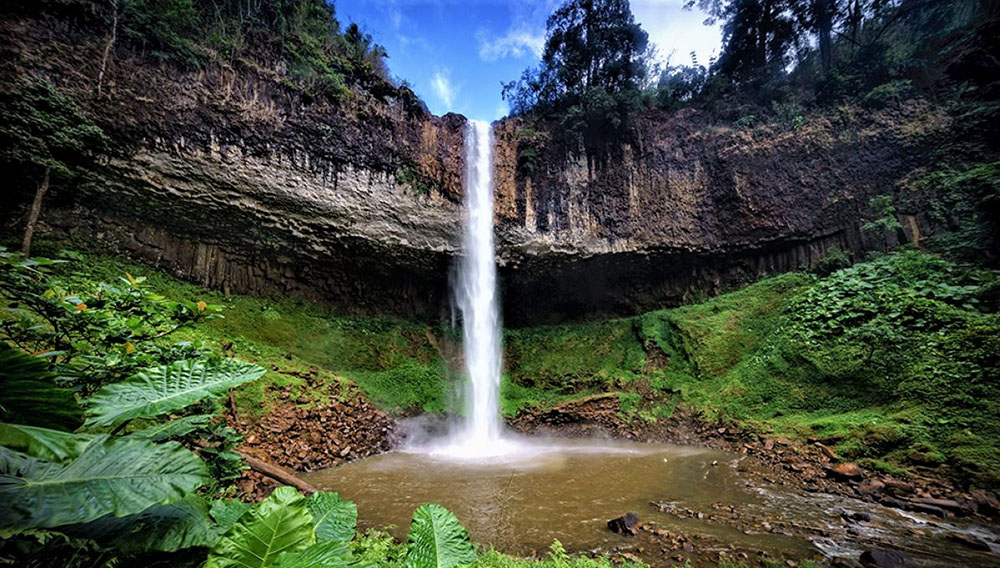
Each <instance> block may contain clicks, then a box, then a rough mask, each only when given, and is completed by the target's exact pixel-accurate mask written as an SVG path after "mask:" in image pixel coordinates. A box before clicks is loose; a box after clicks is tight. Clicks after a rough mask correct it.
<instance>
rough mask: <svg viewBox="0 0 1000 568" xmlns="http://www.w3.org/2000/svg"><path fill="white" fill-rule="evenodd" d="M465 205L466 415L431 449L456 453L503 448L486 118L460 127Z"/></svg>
mask: <svg viewBox="0 0 1000 568" xmlns="http://www.w3.org/2000/svg"><path fill="white" fill-rule="evenodd" d="M465 206H466V212H467V214H468V220H467V221H466V224H465V232H464V236H463V240H462V243H463V249H464V254H463V256H462V258H461V260H460V262H459V264H458V274H457V278H456V280H455V283H454V286H455V290H454V292H455V300H456V303H457V304H458V309H459V311H460V312H461V314H462V346H463V349H464V352H465V374H466V375H467V379H468V380H467V382H466V385H467V386H466V389H465V392H464V401H465V404H466V417H465V420H464V421H463V423H462V424H461V425H460V426H459V427H458V428H456V429H455V431H453V432H452V434H451V435H450V436H449V437H448V439H447V440H445V443H444V445H442V446H438V447H437V448H435V449H434V452H435V453H438V454H446V455H449V456H452V457H457V458H463V459H465V458H478V457H489V456H497V455H500V454H503V453H505V452H506V450H507V449H508V447H509V443H508V442H509V440H507V439H505V437H504V436H503V435H502V434H503V427H502V425H501V422H500V371H501V348H500V309H499V301H498V296H499V290H498V289H497V266H496V258H495V254H494V248H493V132H492V127H491V126H490V124H489V123H487V122H483V121H480V120H470V121H469V123H468V125H467V126H466V129H465Z"/></svg>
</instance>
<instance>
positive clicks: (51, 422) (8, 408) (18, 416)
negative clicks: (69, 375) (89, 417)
mask: <svg viewBox="0 0 1000 568" xmlns="http://www.w3.org/2000/svg"><path fill="white" fill-rule="evenodd" d="M56 378H57V376H56V374H55V373H53V372H51V371H49V369H48V364H47V363H46V360H45V359H42V358H40V357H32V356H30V355H28V354H26V353H22V352H20V351H18V350H16V349H13V348H11V347H9V346H8V345H7V344H6V343H0V419H2V420H4V421H6V422H14V423H19V424H28V425H34V426H39V425H46V426H55V427H57V428H62V429H65V430H73V429H74V428H76V427H77V426H79V425H80V423H81V422H82V416H81V414H82V413H81V411H80V406H79V405H78V404H77V402H76V398H75V397H74V396H73V391H72V390H70V389H68V388H64V387H61V386H59V385H57V384H56Z"/></svg>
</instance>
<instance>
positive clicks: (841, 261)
mask: <svg viewBox="0 0 1000 568" xmlns="http://www.w3.org/2000/svg"><path fill="white" fill-rule="evenodd" d="M850 265H851V259H850V257H848V256H847V253H846V252H844V251H843V250H842V249H841V248H840V247H838V246H832V247H830V248H829V249H827V251H826V254H824V255H823V257H822V258H820V259H819V260H817V261H816V263H815V264H813V266H812V272H813V274H817V275H819V276H829V275H831V274H833V273H834V272H836V271H838V270H840V269H841V268H847V267H848V266H850Z"/></svg>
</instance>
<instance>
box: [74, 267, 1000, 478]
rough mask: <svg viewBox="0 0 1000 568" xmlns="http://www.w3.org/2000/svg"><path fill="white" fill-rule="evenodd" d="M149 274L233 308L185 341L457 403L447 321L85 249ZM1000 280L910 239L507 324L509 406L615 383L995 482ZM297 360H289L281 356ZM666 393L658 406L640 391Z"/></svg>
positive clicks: (388, 399) (626, 390)
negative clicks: (848, 258)
mask: <svg viewBox="0 0 1000 568" xmlns="http://www.w3.org/2000/svg"><path fill="white" fill-rule="evenodd" d="M126 270H128V271H131V272H132V273H133V274H137V275H145V276H147V277H148V278H149V282H150V284H151V285H152V286H153V287H154V288H155V289H157V290H159V291H160V292H161V293H163V294H164V295H166V296H169V297H176V298H185V299H205V300H207V301H209V302H210V303H219V304H223V305H225V306H226V307H227V309H226V310H225V312H224V313H225V318H223V319H219V320H214V321H211V322H208V323H207V324H205V325H203V326H202V327H200V328H198V329H194V330H187V331H185V332H183V337H182V338H183V339H188V340H196V341H205V342H206V343H208V344H209V345H211V346H214V347H216V348H218V349H221V346H222V345H223V344H225V343H226V342H232V346H233V347H232V348H233V349H235V351H236V353H237V354H238V355H239V356H240V357H242V358H245V359H249V360H253V361H256V362H259V363H262V364H264V365H265V366H267V367H268V368H269V369H270V368H272V367H271V366H272V365H273V366H277V367H278V368H280V369H281V370H283V371H287V370H298V371H305V370H307V369H309V368H310V367H312V366H315V367H317V368H318V369H319V371H320V376H323V377H327V378H328V379H329V380H343V379H345V378H347V379H351V380H354V381H355V382H357V383H358V384H359V385H360V386H361V388H362V389H363V390H364V391H365V392H367V393H368V394H369V396H371V397H372V398H373V400H374V401H375V402H376V403H378V404H379V405H381V406H382V407H384V408H388V409H392V410H397V411H398V410H424V411H432V412H433V411H446V410H449V409H453V407H454V404H453V397H451V396H449V393H453V392H454V390H455V389H454V387H455V383H454V382H453V381H454V379H453V378H451V377H450V374H449V372H448V370H447V368H448V365H447V364H446V363H445V360H444V358H443V357H442V355H441V353H440V351H439V346H440V345H441V344H442V343H446V342H449V341H450V342H453V341H455V340H456V338H455V337H454V335H453V333H452V332H449V331H448V330H446V329H443V328H432V327H429V326H427V325H425V324H421V323H415V322H409V321H403V320H398V319H391V318H344V317H338V316H336V315H334V314H331V313H329V312H328V311H326V310H325V309H324V308H322V307H320V306H318V305H316V304H312V303H309V302H304V301H301V300H295V299H287V298H252V297H245V296H222V295H220V294H218V293H215V292H209V291H205V290H203V289H201V288H199V287H197V286H194V285H190V284H186V283H183V282H180V281H177V280H175V279H172V278H169V277H167V276H164V275H163V274H162V273H158V272H156V271H154V270H150V269H147V268H142V267H138V266H132V265H127V264H123V263H121V262H117V261H112V260H106V259H94V260H93V262H92V263H91V264H90V265H89V266H88V267H87V269H86V272H87V274H88V276H89V277H92V278H99V279H104V280H108V279H113V278H116V277H117V276H118V275H120V274H121V273H122V272H124V271H126ZM997 281H998V280H997V277H996V275H995V274H993V273H989V272H985V271H981V270H974V269H971V268H966V267H963V266H960V265H956V264H954V263H952V262H948V261H944V260H941V259H938V258H937V257H934V256H931V255H928V254H925V253H921V252H916V251H908V252H901V253H895V254H891V255H887V256H884V257H882V258H879V259H876V260H873V261H869V262H866V263H862V264H859V265H855V266H854V267H852V268H849V269H845V270H841V271H838V272H836V273H834V274H833V275H831V276H829V277H826V278H817V277H815V276H813V275H809V274H803V273H791V274H785V275H781V276H776V277H773V278H768V279H765V280H762V281H760V282H758V283H757V284H754V285H752V286H749V287H747V288H744V289H742V290H739V291H736V292H733V293H730V294H725V295H723V296H719V297H717V298H714V299H711V300H709V301H706V302H703V303H700V304H695V305H689V306H683V307H679V308H674V309H670V310H662V311H657V312H651V313H648V314H644V315H642V316H638V317H635V318H624V319H616V320H607V321H599V322H590V323H580V324H570V325H562V326H545V327H536V328H525V329H512V330H508V331H507V332H506V335H505V346H506V353H505V358H506V366H507V372H506V373H505V376H504V388H503V405H504V411H505V413H507V414H508V415H512V414H515V413H516V412H517V411H518V410H521V409H525V408H531V407H546V406H550V405H553V404H556V403H558V402H561V401H564V400H568V399H572V398H575V397H579V396H581V395H587V394H591V393H595V392H606V391H617V392H620V393H621V394H620V396H621V398H622V401H623V403H625V404H624V405H623V407H624V408H625V409H626V411H629V412H630V413H631V411H635V413H636V414H637V415H638V416H643V417H646V418H651V417H654V416H657V415H660V414H663V413H668V412H669V411H670V408H672V406H673V405H674V404H676V403H681V402H683V403H685V404H688V405H691V406H694V407H697V408H700V409H703V410H705V411H707V412H709V413H710V414H717V415H722V416H725V417H727V418H729V419H735V420H738V421H740V422H742V423H744V424H747V425H751V426H755V427H758V428H760V429H763V430H773V431H774V432H776V433H778V434H781V435H786V436H792V437H805V436H817V437H819V438H822V439H825V440H827V441H828V442H830V443H833V444H836V449H837V450H838V452H840V453H841V454H842V455H843V456H845V457H848V458H852V459H861V460H867V461H866V462H865V463H866V464H867V465H869V466H872V467H876V468H880V469H883V470H887V471H899V468H913V467H917V466H923V465H927V464H933V463H934V462H947V463H949V464H952V465H960V466H961V467H962V468H963V471H964V473H965V474H967V475H968V476H969V477H970V478H972V479H973V480H974V481H976V482H977V483H980V484H984V485H988V486H994V487H995V486H996V485H997V484H998V482H1000V408H998V407H1000V392H998V385H1000V380H998V368H1000V364H998V360H997V359H998V357H1000V319H998V318H1000V316H998V315H997V314H996V301H997V300H996V297H997V290H998V284H997ZM289 356H290V357H291V358H290V359H289V358H288V357H289ZM274 383H277V384H285V385H288V389H289V390H291V391H292V400H302V401H308V400H309V394H310V393H308V392H306V391H305V390H302V391H300V390H299V389H298V386H299V384H300V381H299V379H297V378H295V377H292V376H289V375H287V374H283V373H277V372H274V371H269V372H268V374H267V375H266V377H265V379H264V380H263V381H260V382H258V383H257V384H254V385H251V386H248V387H245V388H242V389H240V390H239V391H238V395H237V403H238V404H239V406H240V407H241V412H242V413H243V414H244V415H247V416H251V417H252V416H259V415H260V414H262V413H263V412H264V411H266V408H267V407H268V405H269V404H271V402H272V401H270V400H268V399H267V398H266V395H265V393H266V387H267V386H268V385H269V384H274ZM649 389H653V390H654V391H657V392H660V393H662V394H663V395H664V397H666V399H667V402H666V403H665V404H660V403H658V404H657V405H655V406H651V405H649V404H648V403H644V401H642V400H641V397H640V395H639V394H638V393H648V392H650V391H649Z"/></svg>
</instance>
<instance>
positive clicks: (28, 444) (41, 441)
mask: <svg viewBox="0 0 1000 568" xmlns="http://www.w3.org/2000/svg"><path fill="white" fill-rule="evenodd" d="M94 438H95V436H94V435H92V434H71V433H69V432H63V431H61V430H49V429H48V428H38V427H37V426H25V425H23V424H0V446H6V447H8V448H12V449H15V450H18V451H20V452H24V453H25V454H27V455H29V456H31V457H34V458H38V459H41V460H45V461H51V462H58V463H64V462H67V461H69V460H72V459H75V458H76V457H77V456H79V455H80V454H81V453H82V452H83V450H84V448H86V447H87V445H89V444H90V443H91V442H92V441H93V440H94Z"/></svg>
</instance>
